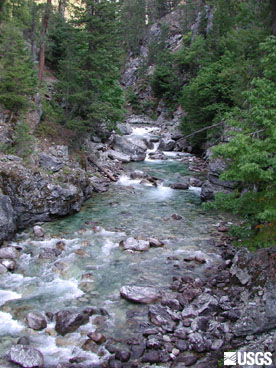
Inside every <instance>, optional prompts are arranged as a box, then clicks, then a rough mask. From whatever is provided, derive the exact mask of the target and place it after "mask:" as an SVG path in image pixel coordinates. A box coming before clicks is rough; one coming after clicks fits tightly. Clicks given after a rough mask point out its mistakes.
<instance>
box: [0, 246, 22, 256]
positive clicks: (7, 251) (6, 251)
mask: <svg viewBox="0 0 276 368" xmlns="http://www.w3.org/2000/svg"><path fill="white" fill-rule="evenodd" d="M18 256H19V253H18V251H17V250H16V249H15V248H14V247H7V248H1V249H0V258H4V259H14V258H18Z"/></svg>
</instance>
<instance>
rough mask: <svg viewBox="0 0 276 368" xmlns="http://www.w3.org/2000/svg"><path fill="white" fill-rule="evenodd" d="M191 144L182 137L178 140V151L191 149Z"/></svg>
mask: <svg viewBox="0 0 276 368" xmlns="http://www.w3.org/2000/svg"><path fill="white" fill-rule="evenodd" d="M190 148H191V147H190V145H189V143H188V142H187V140H186V139H185V138H181V139H179V140H178V141H177V142H176V145H175V149H176V151H190Z"/></svg>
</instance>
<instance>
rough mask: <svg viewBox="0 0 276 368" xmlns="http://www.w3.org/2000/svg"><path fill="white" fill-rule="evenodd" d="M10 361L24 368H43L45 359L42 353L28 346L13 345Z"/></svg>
mask: <svg viewBox="0 0 276 368" xmlns="http://www.w3.org/2000/svg"><path fill="white" fill-rule="evenodd" d="M9 355H10V360H11V361H12V362H13V363H16V364H19V365H20V366H21V367H23V368H43V367H44V358H43V355H42V354H41V352H40V351H39V350H37V349H34V348H32V347H30V346H27V345H13V346H12V347H11V350H10V353H9Z"/></svg>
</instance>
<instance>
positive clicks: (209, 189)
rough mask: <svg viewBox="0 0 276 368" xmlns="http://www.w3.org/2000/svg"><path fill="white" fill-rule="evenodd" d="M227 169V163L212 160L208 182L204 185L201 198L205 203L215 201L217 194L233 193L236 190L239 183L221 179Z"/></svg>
mask: <svg viewBox="0 0 276 368" xmlns="http://www.w3.org/2000/svg"><path fill="white" fill-rule="evenodd" d="M225 168H226V163H225V161H223V160H221V159H218V158H216V159H213V158H210V160H209V164H208V180H207V181H205V182H204V183H203V185H202V190H201V196H200V197H201V199H202V200H203V201H209V200H213V199H214V198H215V193H218V192H223V193H231V192H232V191H233V190H234V189H235V188H236V186H237V183H234V182H232V181H222V180H220V179H219V176H220V174H221V173H222V172H223V171H224V170H225Z"/></svg>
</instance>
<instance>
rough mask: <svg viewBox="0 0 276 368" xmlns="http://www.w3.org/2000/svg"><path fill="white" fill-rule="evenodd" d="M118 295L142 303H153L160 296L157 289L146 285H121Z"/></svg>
mask: <svg viewBox="0 0 276 368" xmlns="http://www.w3.org/2000/svg"><path fill="white" fill-rule="evenodd" d="M120 295H121V297H122V298H124V299H126V300H129V301H131V302H135V303H142V304H149V303H153V302H155V301H156V300H158V299H160V297H161V295H160V292H159V291H158V290H156V289H154V288H152V287H146V286H145V287H142V286H123V287H122V288H121V290H120Z"/></svg>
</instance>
